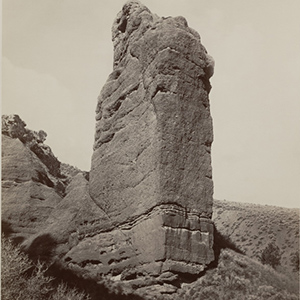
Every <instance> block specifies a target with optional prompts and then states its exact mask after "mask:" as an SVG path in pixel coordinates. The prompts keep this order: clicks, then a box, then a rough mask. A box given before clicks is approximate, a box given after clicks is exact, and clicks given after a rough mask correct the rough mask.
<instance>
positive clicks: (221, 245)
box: [209, 225, 245, 268]
mask: <svg viewBox="0 0 300 300" xmlns="http://www.w3.org/2000/svg"><path fill="white" fill-rule="evenodd" d="M222 249H231V250H233V251H235V252H237V253H240V254H245V253H244V252H243V251H242V250H241V249H239V248H238V247H237V246H236V245H235V244H234V243H233V242H232V241H231V239H230V237H228V236H224V235H222V234H221V233H220V232H219V231H218V230H217V228H216V227H215V225H214V246H213V250H214V254H215V260H214V261H213V262H212V263H211V264H210V265H209V268H216V267H217V266H218V262H219V256H220V253H221V250H222Z"/></svg>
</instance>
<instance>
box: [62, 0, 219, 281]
mask: <svg viewBox="0 0 300 300" xmlns="http://www.w3.org/2000/svg"><path fill="white" fill-rule="evenodd" d="M112 36H113V44H114V63H113V66H114V67H113V72H112V73H111V74H110V76H109V78H108V80H107V82H106V84H105V85H104V87H103V89H102V91H101V94H100V96H99V98H98V105H97V110H96V133H95V144H94V153H93V157H92V169H91V172H90V186H89V189H90V196H91V198H92V199H93V200H94V201H95V203H96V204H97V205H98V206H99V207H100V208H101V209H102V210H103V211H104V212H105V215H106V216H107V221H108V222H109V223H110V224H111V226H108V227H107V229H102V232H101V230H99V231H98V232H94V235H93V236H91V237H89V238H86V239H84V240H82V241H80V242H79V243H78V244H77V245H76V246H75V247H73V248H72V250H71V251H70V252H69V253H67V255H66V256H65V260H66V261H68V262H69V265H73V266H77V268H78V266H80V267H81V268H84V269H85V270H89V271H90V272H94V273H95V274H97V273H102V274H113V275H121V277H122V278H123V279H126V278H127V277H130V278H131V277H132V276H133V275H132V274H133V273H134V272H135V271H136V273H140V272H142V273H143V272H146V274H151V275H155V276H158V275H159V274H161V273H165V272H171V273H172V274H174V273H190V274H198V273H200V272H201V271H202V270H203V269H204V268H205V266H206V265H208V264H209V263H210V262H211V261H212V260H213V259H214V254H213V250H212V246H213V224H212V221H211V215H212V201H213V198H212V195H213V181H212V170H211V154H210V149H211V144H212V141H213V131H212V119H211V115H210V105H209V98H208V94H209V92H210V89H211V85H210V82H209V78H210V77H211V76H212V74H213V66H214V62H213V59H212V57H211V56H209V55H208V54H207V51H206V50H205V48H204V47H203V45H202V44H201V40H200V36H199V34H198V33H197V32H196V31H194V30H193V29H191V28H189V27H188V24H187V21H186V20H185V19H184V18H183V17H175V18H172V17H168V18H160V17H158V16H156V15H154V14H152V13H151V12H150V11H149V9H148V8H147V7H145V6H144V5H142V4H141V3H139V2H137V1H130V2H127V3H126V4H125V5H124V7H123V9H122V11H121V12H120V13H119V14H118V16H117V18H116V20H115V22H114V24H113V28H112ZM82 253H85V255H84V256H83V255H81V254H82ZM128 274H130V275H128ZM171 276H172V275H171Z"/></svg>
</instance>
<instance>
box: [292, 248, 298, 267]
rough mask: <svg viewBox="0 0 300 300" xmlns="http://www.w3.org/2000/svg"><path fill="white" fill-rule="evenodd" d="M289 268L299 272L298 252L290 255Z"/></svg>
mask: <svg viewBox="0 0 300 300" xmlns="http://www.w3.org/2000/svg"><path fill="white" fill-rule="evenodd" d="M291 266H292V267H293V271H294V272H299V251H295V252H294V253H292V254H291Z"/></svg>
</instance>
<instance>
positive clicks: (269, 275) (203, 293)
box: [175, 249, 298, 300]
mask: <svg viewBox="0 0 300 300" xmlns="http://www.w3.org/2000/svg"><path fill="white" fill-rule="evenodd" d="M297 291H298V286H297V283H293V282H292V281H291V279H290V278H288V277H286V276H285V275H283V274H280V273H278V272H276V271H275V270H274V269H272V268H271V267H270V266H264V265H262V264H260V263H258V262H257V261H255V260H252V259H250V258H248V257H246V256H243V255H241V254H238V253H236V252H234V251H232V250H228V249H222V250H221V254H220V257H219V264H218V266H217V267H216V268H215V269H209V270H207V271H206V273H205V275H204V276H202V277H201V278H200V279H198V280H197V281H196V282H194V283H193V284H192V285H191V286H189V287H187V288H186V289H184V288H183V290H181V291H180V292H179V295H178V296H177V298H175V299H176V300H198V299H206V300H240V299H245V300H262V299H271V300H296V299H298V297H297V296H296V294H295V293H297Z"/></svg>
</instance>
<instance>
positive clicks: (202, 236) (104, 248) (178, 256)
mask: <svg viewBox="0 0 300 300" xmlns="http://www.w3.org/2000/svg"><path fill="white" fill-rule="evenodd" d="M212 236H213V225H212V222H211V221H210V220H208V219H207V218H199V217H198V216H196V215H194V214H190V213H187V212H186V210H185V209H183V208H181V207H178V206H177V205H159V206H157V207H155V208H153V209H152V210H151V211H149V212H147V214H145V215H143V216H141V217H139V218H137V219H135V220H134V221H132V222H130V223H125V224H121V225H120V226H118V227H117V228H114V229H113V230H110V231H107V232H101V230H99V232H94V233H93V236H90V237H82V236H81V237H80V239H81V241H79V243H78V245H77V246H75V247H73V248H72V249H71V250H70V251H69V252H68V253H67V254H66V256H65V262H67V263H68V265H69V267H71V268H75V269H76V268H82V269H85V270H88V271H89V272H90V273H91V274H93V275H94V276H95V277H97V275H99V274H111V275H114V276H117V275H119V274H126V273H127V272H128V269H132V271H131V275H132V274H133V271H134V272H135V273H136V274H138V273H142V274H149V275H153V276H158V275H159V274H160V273H162V272H166V271H172V272H174V273H190V274H198V273H200V272H201V271H203V268H204V265H205V264H206V262H207V261H211V260H213V254H212V253H211V251H210V248H211V247H212V244H213V239H212Z"/></svg>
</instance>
